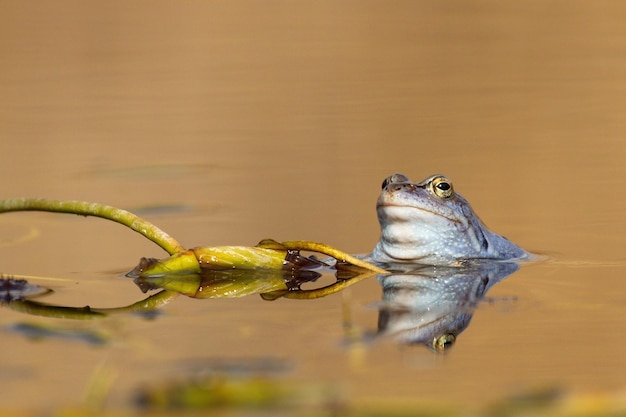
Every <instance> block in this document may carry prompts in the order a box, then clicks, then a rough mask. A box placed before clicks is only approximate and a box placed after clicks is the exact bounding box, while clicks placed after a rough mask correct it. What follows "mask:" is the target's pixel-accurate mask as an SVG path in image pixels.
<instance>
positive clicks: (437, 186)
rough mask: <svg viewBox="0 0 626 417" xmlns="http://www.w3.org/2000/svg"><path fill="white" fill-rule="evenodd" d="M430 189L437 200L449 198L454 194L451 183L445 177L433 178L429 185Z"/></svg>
mask: <svg viewBox="0 0 626 417" xmlns="http://www.w3.org/2000/svg"><path fill="white" fill-rule="evenodd" d="M431 187H432V190H433V193H435V195H436V196H437V197H439V198H450V197H452V194H454V189H453V188H452V182H451V181H450V180H449V179H447V178H446V177H437V178H435V179H434V180H433V181H432V183H431Z"/></svg>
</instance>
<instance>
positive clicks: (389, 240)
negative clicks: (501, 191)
mask: <svg viewBox="0 0 626 417" xmlns="http://www.w3.org/2000/svg"><path fill="white" fill-rule="evenodd" d="M376 210H377V213H378V221H379V223H380V227H381V234H380V240H379V241H378V243H377V244H376V246H375V247H374V249H373V251H372V252H371V254H370V255H369V256H368V258H369V259H370V260H371V261H373V262H375V263H379V264H390V263H392V264H396V263H415V264H426V265H463V264H466V263H468V262H472V261H476V260H524V259H528V258H529V256H530V254H529V253H528V252H526V251H525V250H524V249H522V248H521V247H519V246H517V245H516V244H515V243H513V242H511V241H510V240H508V239H507V238H505V237H503V236H500V235H499V234H497V233H495V232H492V231H491V230H489V229H488V228H487V226H485V224H484V223H483V222H482V221H481V220H480V218H479V217H478V215H476V213H475V212H474V210H473V209H472V207H471V206H470V204H469V203H468V201H467V200H466V199H465V198H463V196H462V195H461V194H459V193H458V192H456V190H455V189H454V187H453V184H452V181H451V180H450V179H449V178H448V177H446V176H445V175H441V174H436V175H431V176H429V177H428V178H426V179H424V180H423V181H420V182H411V180H410V179H409V178H408V177H407V176H405V175H404V174H399V173H397V174H393V175H391V176H389V177H387V178H385V180H384V181H383V183H382V192H381V194H380V196H379V198H378V201H377V204H376Z"/></svg>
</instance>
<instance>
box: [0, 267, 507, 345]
mask: <svg viewBox="0 0 626 417" xmlns="http://www.w3.org/2000/svg"><path fill="white" fill-rule="evenodd" d="M303 265H305V266H303V267H301V268H298V269H292V268H289V269H284V270H276V269H271V270H242V269H230V270H210V271H203V272H202V273H195V274H192V273H188V274H181V273H174V274H162V275H156V276H145V277H137V278H135V280H134V281H135V284H136V285H137V286H138V287H139V288H140V289H141V290H142V291H143V292H144V293H145V292H148V291H151V290H155V289H160V290H161V291H159V292H158V293H156V294H153V295H151V296H149V297H147V298H145V299H143V300H141V301H138V302H136V303H133V304H131V305H128V306H123V307H117V308H91V307H88V306H87V307H66V306H59V305H53V304H46V303H42V302H39V301H35V300H32V299H30V297H29V294H31V293H32V294H34V295H41V294H42V293H46V292H49V291H46V289H42V288H41V287H36V286H31V285H30V284H27V283H26V282H25V281H24V280H8V279H1V281H0V284H1V285H0V299H1V300H3V302H2V305H4V306H7V307H9V308H11V309H13V310H16V311H20V312H23V313H27V314H31V315H38V316H48V317H57V318H66V319H94V318H100V317H105V316H107V315H109V314H114V313H129V312H131V313H141V314H144V315H147V316H152V315H154V314H155V313H156V312H158V309H159V308H160V307H161V306H162V305H164V304H167V303H168V302H169V301H171V300H172V299H173V298H175V297H176V296H178V295H185V296H188V297H192V298H201V299H205V298H235V297H243V296H249V295H254V294H259V295H260V296H261V297H262V298H263V299H265V300H276V299H278V298H291V299H309V300H311V299H316V298H320V297H324V296H327V295H330V294H334V293H338V292H341V291H343V290H344V289H346V288H348V287H349V286H351V285H355V284H357V283H358V282H360V281H363V280H365V279H368V278H372V277H374V276H375V277H377V279H378V282H379V283H380V285H381V287H382V302H381V303H380V304H379V318H378V331H377V336H378V337H391V338H393V339H395V340H397V341H398V342H400V343H404V344H422V345H426V346H428V347H430V348H431V349H433V350H435V351H444V350H446V349H448V348H449V347H450V346H452V345H453V344H454V342H455V341H456V338H457V336H458V335H459V334H460V333H461V332H462V331H463V330H464V329H465V328H466V327H467V326H468V325H469V322H470V320H471V317H472V314H473V311H474V310H475V309H476V307H477V305H478V303H479V302H480V300H481V299H482V298H483V297H484V296H485V294H486V292H487V291H488V290H489V288H491V287H492V286H493V285H494V284H496V283H497V282H499V281H500V280H502V279H503V278H505V277H507V276H509V275H510V274H512V273H514V272H515V271H517V269H518V268H519V265H518V264H516V263H512V262H474V263H472V264H470V265H466V266H464V267H429V266H421V267H420V266H416V265H414V266H415V269H412V270H411V269H410V268H407V266H406V265H403V266H402V268H401V269H400V268H398V269H395V268H394V265H387V266H388V269H389V270H390V271H394V270H395V271H397V272H392V273H388V274H377V273H376V272H372V271H366V270H364V269H361V268H359V267H355V266H353V265H349V264H345V263H337V264H336V265H335V266H334V267H330V266H328V265H327V264H325V263H321V262H313V263H303ZM328 275H331V276H332V277H333V278H334V279H333V281H334V282H332V283H331V284H328V285H319V284H318V283H317V281H318V279H319V278H320V277H322V276H328ZM305 284H306V285H305ZM35 289H37V291H35Z"/></svg>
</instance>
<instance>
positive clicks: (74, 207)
mask: <svg viewBox="0 0 626 417" xmlns="http://www.w3.org/2000/svg"><path fill="white" fill-rule="evenodd" d="M9 211H50V212H57V213H69V214H78V215H81V216H94V217H101V218H103V219H107V220H111V221H114V222H117V223H120V224H123V225H124V226H127V227H130V228H131V229H133V230H134V231H135V232H137V233H140V234H142V235H143V236H145V237H147V238H148V239H150V240H151V241H153V242H154V243H156V244H157V245H159V246H160V247H161V248H163V249H164V250H165V251H166V252H167V253H169V254H170V255H174V254H176V253H179V252H183V251H184V250H185V248H184V247H183V246H182V245H181V244H180V243H178V242H177V241H176V240H175V239H174V238H173V237H171V236H170V235H168V234H167V233H165V232H164V231H163V230H161V229H159V228H158V227H156V226H155V225H153V224H152V223H150V222H148V221H146V220H144V219H142V218H141V217H139V216H136V215H135V214H133V213H131V212H128V211H126V210H122V209H118V208H116V207H112V206H107V205H104V204H98V203H90V202H86V201H59V200H46V199H41V198H12V199H8V200H2V201H0V213H5V212H9Z"/></svg>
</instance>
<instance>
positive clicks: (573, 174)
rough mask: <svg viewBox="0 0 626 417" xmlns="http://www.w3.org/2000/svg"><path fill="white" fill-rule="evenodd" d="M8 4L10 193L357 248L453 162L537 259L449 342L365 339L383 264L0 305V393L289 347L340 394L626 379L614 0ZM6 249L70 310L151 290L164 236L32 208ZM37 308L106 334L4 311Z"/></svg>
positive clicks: (73, 387) (616, 383)
mask: <svg viewBox="0 0 626 417" xmlns="http://www.w3.org/2000/svg"><path fill="white" fill-rule="evenodd" d="M0 15H1V17H0V55H1V57H2V59H1V60H0V62H1V63H0V91H1V94H2V99H3V100H2V103H1V104H0V128H1V130H2V141H1V143H0V176H1V177H2V178H3V179H4V180H3V186H2V198H8V197H15V196H33V197H48V198H56V199H81V200H92V201H99V202H103V203H107V204H111V205H115V206H119V207H122V208H126V209H129V210H134V211H137V212H138V213H142V215H145V216H146V218H148V219H150V220H152V221H153V222H155V223H156V224H157V225H159V226H160V227H162V228H163V229H164V230H166V231H168V232H169V233H171V234H172V235H173V236H174V237H176V238H177V239H179V240H180V241H181V243H183V245H185V246H188V247H192V246H198V245H230V244H238V245H253V244H255V243H256V242H258V241H259V240H261V239H263V238H267V237H271V238H274V239H277V240H289V239H307V240H312V241H323V242H326V243H328V244H331V245H334V246H337V247H339V248H341V249H343V250H346V251H348V252H352V253H366V252H368V251H369V250H371V249H372V248H373V246H374V244H375V243H376V241H377V239H378V233H379V231H378V224H377V221H376V214H375V209H374V204H375V201H376V198H377V195H378V192H379V190H380V183H381V181H382V180H383V178H385V177H386V176H388V175H390V174H392V173H394V172H402V173H404V174H406V175H408V176H409V177H411V178H413V179H415V180H419V179H421V178H423V177H426V176H428V175H431V174H433V173H443V174H446V175H447V176H449V177H450V178H451V179H452V180H453V181H454V184H455V187H456V189H457V190H459V191H460V192H461V193H462V194H463V195H464V196H465V197H466V198H467V199H468V200H469V201H470V202H471V203H472V205H473V207H474V209H475V210H476V211H477V212H478V213H479V215H480V216H481V218H482V219H483V220H484V221H485V222H486V223H487V224H488V225H489V226H490V227H491V228H492V229H494V230H495V231H497V232H499V233H502V234H504V235H506V236H507V237H509V238H510V239H512V240H514V241H515V242H516V243H518V244H520V245H521V246H522V247H524V248H526V249H527V250H530V251H533V252H536V253H540V254H543V255H546V260H545V261H543V262H538V263H534V264H529V265H525V266H523V267H522V268H521V270H520V271H518V272H516V273H515V274H513V275H512V276H509V277H508V278H506V279H505V280H503V281H502V282H499V283H498V284H497V285H495V286H493V287H492V288H491V289H490V290H489V292H488V294H487V298H486V299H484V300H483V301H482V302H480V303H479V304H478V307H477V309H476V311H475V312H474V315H473V318H472V321H471V324H470V325H469V327H468V328H467V330H466V331H465V332H463V333H462V334H461V335H460V336H459V338H458V340H457V342H456V344H455V346H454V348H453V349H451V350H450V351H449V352H447V353H446V354H444V355H441V354H435V353H433V352H432V351H430V350H429V349H427V348H425V347H423V346H411V347H408V346H404V345H401V344H398V343H397V342H395V341H393V340H392V339H388V338H372V337H371V335H372V334H375V333H376V331H377V323H378V308H377V305H378V304H377V303H379V302H380V301H381V298H382V289H381V285H380V284H379V282H378V281H377V280H376V279H369V280H366V281H363V282H361V283H359V284H357V285H355V286H353V287H351V288H350V289H349V290H347V291H344V292H341V293H339V294H335V295H332V296H329V297H326V298H322V299H318V300H314V301H299V300H285V299H279V300H277V301H274V302H267V301H264V300H262V299H261V298H260V297H258V296H249V297H245V298H238V299H220V300H196V299H190V298H186V297H179V298H177V299H175V300H173V301H172V302H171V303H170V304H168V305H166V306H164V307H163V308H161V309H160V311H161V312H162V314H161V315H158V316H157V317H156V318H155V319H151V320H147V319H146V318H145V317H143V316H137V315H132V314H118V315H112V316H110V317H107V318H105V319H101V320H91V321H68V320H61V319H51V318H42V317H35V316H31V315H27V314H23V313H19V312H16V311H13V310H10V309H7V308H3V309H2V315H1V318H0V327H1V328H2V331H3V334H2V337H1V340H2V341H1V342H0V344H1V346H2V352H3V355H1V357H0V384H1V386H2V389H1V390H0V392H1V393H0V402H1V404H2V407H3V408H17V409H35V410H44V409H49V408H50V407H53V408H54V407H68V406H72V405H77V404H79V405H80V404H83V401H84V393H85V390H86V388H85V387H86V386H90V385H89V384H91V382H90V381H93V380H94V378H98V377H101V376H102V375H112V377H111V378H112V380H113V381H114V382H113V383H112V385H111V386H110V388H109V389H107V395H106V404H107V406H108V407H120V408H124V409H125V408H129V407H131V406H132V403H133V396H134V393H136V392H137V391H138V389H139V388H140V387H142V386H145V385H146V384H148V383H150V382H154V381H165V380H169V379H172V378H176V377H185V375H188V374H189V372H190V371H189V369H188V368H189V363H194V364H198V367H200V368H201V367H202V366H203V365H202V364H207V363H214V362H215V361H218V362H219V361H226V362H229V363H230V362H234V363H238V362H241V363H248V362H249V361H253V362H254V363H257V362H258V361H261V362H262V361H263V360H269V361H278V362H279V363H282V364H284V365H285V370H283V371H281V373H280V377H279V378H282V379H283V380H286V381H289V382H290V383H291V382H293V383H304V384H306V383H311V384H314V385H316V386H324V387H330V389H331V390H332V391H333V392H335V393H336V395H337V396H339V397H341V398H343V399H345V401H346V402H348V403H354V404H360V403H363V402H365V401H371V402H377V401H378V402H384V401H393V400H398V401H420V400H428V401H433V402H439V403H448V404H463V405H464V404H471V405H474V406H477V407H480V406H482V405H484V404H488V403H490V402H492V401H495V400H497V399H500V398H502V397H504V396H507V395H511V394H514V393H517V392H520V391H525V390H528V389H535V388H537V387H539V388H541V387H558V388H559V389H562V390H564V392H567V393H574V394H577V393H589V392H606V393H609V394H613V393H620V392H621V393H623V392H624V391H623V390H624V389H625V388H626V386H625V385H624V375H625V374H626V356H625V355H624V349H623V346H624V344H625V343H626V334H625V333H624V331H623V329H624V325H625V324H626V320H625V319H624V317H626V314H625V313H626V311H625V306H626V298H625V296H624V289H625V286H624V273H625V272H626V268H625V266H626V263H625V256H624V248H625V246H626V245H625V243H626V238H625V237H624V236H626V221H625V220H624V217H623V213H624V210H625V209H626V197H624V193H622V192H621V190H622V189H624V187H625V186H626V164H625V163H624V161H626V146H625V145H624V137H626V122H625V119H624V114H626V94H624V92H625V91H626V77H625V75H624V74H625V73H626V72H625V68H626V54H625V53H624V51H625V49H624V48H625V45H626V28H625V27H624V24H623V22H624V18H625V17H626V5H622V4H621V3H615V2H594V3H590V2H583V1H574V2H551V3H549V4H547V3H545V2H540V1H530V2H524V3H515V4H514V3H502V2H498V1H481V2H478V3H476V2H473V3H469V2H452V3H441V2H415V3H412V2H408V3H395V4H394V6H393V7H391V6H390V5H388V4H387V3H384V2H370V1H366V2H357V3H355V2H334V1H322V2H299V3H292V2H281V1H276V2H263V4H261V3H259V4H257V3H254V2H245V1H244V2H239V1H234V2H233V1H230V2H187V3H184V4H180V5H178V4H177V5H176V6H173V5H171V4H170V5H168V4H167V3H157V4H150V6H148V5H146V4H140V3H127V2H107V3H103V4H100V5H90V4H87V3H84V2H72V1H65V2H62V3H60V4H59V3H58V2H57V3H55V4H54V6H53V5H52V4H48V3H42V4H39V5H38V6H37V7H32V5H31V4H29V5H26V4H22V3H20V2H8V3H5V4H4V6H3V12H2V13H1V14H0ZM159 208H161V209H160V210H159ZM0 244H1V245H2V257H1V258H2V267H1V268H0V271H1V272H3V273H4V274H14V275H16V276H21V275H24V276H33V277H36V278H32V279H31V282H32V283H33V284H39V285H44V286H46V287H49V288H52V289H53V290H54V291H55V292H54V294H52V295H50V296H47V297H45V298H42V299H40V300H41V301H42V302H43V301H45V302H49V303H54V304H58V305H67V306H75V307H80V306H85V305H90V306H92V307H94V306H95V307H117V306H121V305H127V304H130V303H133V302H135V301H138V300H140V299H142V298H143V297H145V295H144V294H142V293H141V291H140V290H139V289H138V288H137V287H136V286H135V285H134V284H133V282H132V280H130V279H127V278H123V277H122V275H123V273H124V272H126V271H128V270H130V269H131V268H132V267H134V266H135V265H136V263H137V262H138V261H139V258H140V257H142V256H148V257H162V256H164V255H165V254H164V253H163V252H162V251H160V250H159V248H157V247H156V246H154V245H153V244H151V243H150V242H148V241H146V240H144V239H142V238H141V237H140V236H139V235H137V234H135V233H132V232H130V231H128V230H127V229H124V228H123V227H120V226H118V225H115V224H112V223H108V222H105V221H103V220H100V219H85V218H82V217H81V218H79V217H74V216H66V215H53V214H41V213H12V214H3V215H1V216H0ZM26 324H28V325H34V324H43V325H50V326H53V327H54V328H57V329H59V327H60V330H62V331H66V330H68V329H69V330H76V331H80V332H95V334H98V335H104V336H103V337H105V338H106V340H107V342H106V343H104V344H97V343H96V344H94V343H91V342H90V340H91V339H90V338H88V337H82V338H81V337H75V338H67V337H60V336H59V335H56V336H55V335H54V334H53V335H47V336H45V337H40V338H35V339H33V338H32V337H29V336H28V333H26V332H23V331H22V332H20V331H15V329H16V326H20V325H26ZM18 328H19V327H18ZM61 334H63V333H62V332H61ZM90 334H92V333H90ZM355 335H356V336H355ZM355 340H356V342H355ZM246 361H248V362H246ZM207 366H208V365H207ZM105 379H106V378H105Z"/></svg>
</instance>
